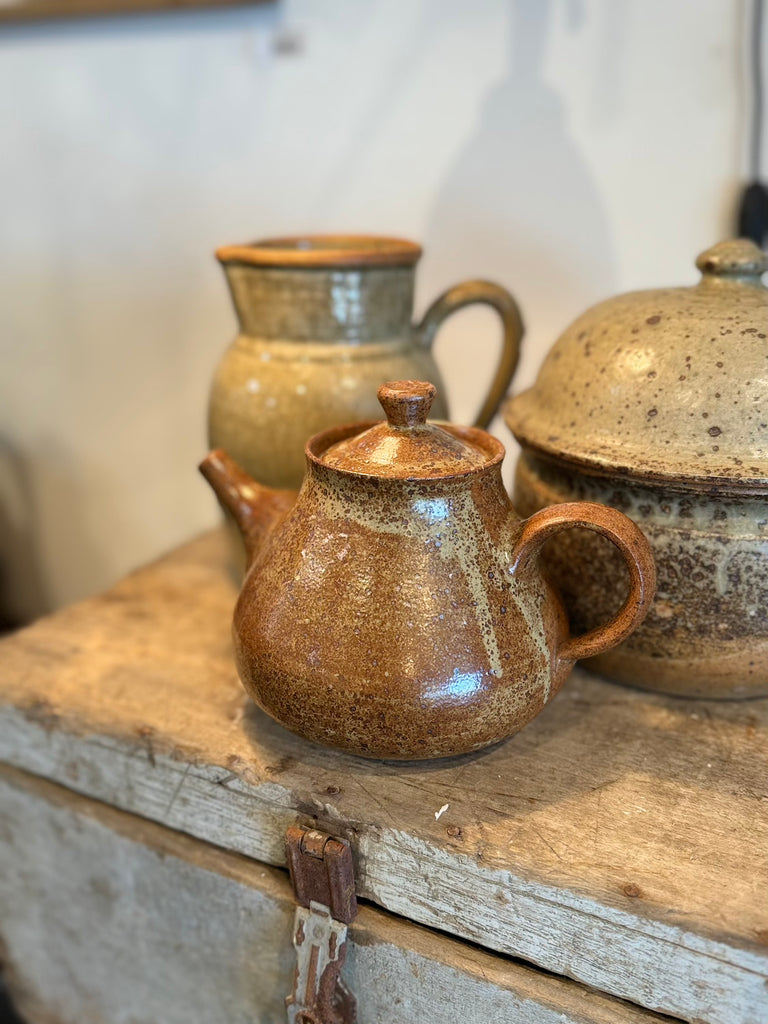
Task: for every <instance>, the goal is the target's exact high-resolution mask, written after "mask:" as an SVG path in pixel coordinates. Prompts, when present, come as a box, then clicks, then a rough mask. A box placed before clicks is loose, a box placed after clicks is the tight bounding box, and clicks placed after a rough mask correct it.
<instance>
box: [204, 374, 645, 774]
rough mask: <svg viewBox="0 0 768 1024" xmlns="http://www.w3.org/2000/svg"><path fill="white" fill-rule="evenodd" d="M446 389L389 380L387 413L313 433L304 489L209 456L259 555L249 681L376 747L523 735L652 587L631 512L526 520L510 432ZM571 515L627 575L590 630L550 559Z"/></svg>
mask: <svg viewBox="0 0 768 1024" xmlns="http://www.w3.org/2000/svg"><path fill="white" fill-rule="evenodd" d="M434 397H435V388H434V385H432V384H431V383H429V382H425V381H413V380H404V381H393V382H389V383H386V384H383V385H382V386H381V387H380V388H379V389H378V398H379V401H380V403H381V405H382V407H383V408H384V411H385V413H386V416H387V419H386V421H381V422H377V423H373V424H371V423H359V424H352V425H350V426H346V427H331V428H329V429H328V430H325V431H323V432H321V433H320V434H317V435H315V437H313V438H310V440H309V441H308V442H307V446H306V457H307V470H306V476H305V478H304V483H303V484H302V487H301V490H300V491H299V494H298V496H294V495H293V494H291V493H289V492H286V491H277V490H275V489H273V488H267V487H264V486H262V485H260V484H259V483H257V482H255V481H254V480H253V479H251V478H250V477H249V476H248V474H246V473H244V472H243V470H242V469H241V468H240V467H238V466H237V464H236V463H235V462H234V461H233V460H232V459H231V458H229V456H228V455H227V454H226V453H224V452H222V451H214V452H211V454H210V455H209V456H208V457H207V458H206V459H205V460H204V461H203V463H202V465H201V467H200V468H201V470H202V472H203V474H204V475H205V477H206V479H207V480H208V481H209V483H210V484H211V485H212V487H213V488H214V490H215V492H216V494H217V496H218V497H219V500H220V501H221V502H222V504H223V505H224V506H225V508H227V509H228V510H229V512H230V513H231V514H232V516H233V517H234V520H235V522H236V523H237V525H238V527H239V529H240V532H241V535H242V537H243V540H244V542H245V549H246V553H247V557H248V562H249V567H248V571H247V573H246V577H245V581H244V583H243V586H242V590H241V592H240V597H239V599H238V602H237V605H236V608H235V614H234V620H233V636H234V647H235V657H236V661H237V667H238V671H239V674H240V679H241V680H242V682H243V685H244V686H245V688H246V690H247V691H248V693H249V694H250V695H251V696H252V697H253V699H254V700H255V701H256V703H257V704H259V705H260V706H261V707H262V708H263V709H264V710H265V711H266V712H267V713H268V714H269V715H271V716H272V718H274V719H276V720H277V721H278V722H280V723H281V724H282V725H284V726H286V727H287V728H289V729H291V730H293V731H294V732H296V733H298V734H300V735H301V736H304V737H305V738H307V739H310V740H315V741H317V742H320V743H325V744H327V745H329V746H333V747H337V748H339V749H341V750H345V751H348V752H350V753H354V754H360V755H363V756H367V757H379V758H393V759H411V758H433V757H442V756H447V755H452V754H463V753H467V752H469V751H472V750H477V749H479V748H480V747H484V746H487V745H489V744H491V743H495V742H497V741H498V740H501V739H503V738H504V737H506V736H510V735H511V734H512V733H515V732H517V731H518V729H521V728H522V727H523V726H524V725H525V724H526V723H527V722H529V721H530V720H531V719H532V718H533V717H534V716H535V715H537V714H538V713H539V712H540V711H541V710H542V708H543V707H544V706H545V704H546V703H547V701H549V700H550V699H551V698H552V697H553V696H554V695H555V694H556V693H557V691H558V690H559V689H560V687H561V686H562V684H563V682H564V681H565V679H566V677H567V675H568V673H569V671H570V669H571V667H572V666H573V663H574V662H575V661H576V660H577V659H578V658H582V657H586V656H590V655H594V654H598V653H600V652H602V651H604V650H606V649H607V648H609V647H611V646H613V645H615V644H617V643H619V642H620V641H621V640H623V639H624V638H625V637H626V636H628V635H629V633H630V632H631V631H632V630H633V629H634V628H635V626H636V625H637V624H638V623H639V622H640V621H641V620H642V618H643V616H644V615H645V612H646V610H647V607H648V603H649V601H650V600H651V598H652V595H653V589H654V581H655V570H654V565H653V558H652V556H651V554H650V549H649V547H648V543H647V541H646V540H645V538H644V537H643V535H642V534H641V533H640V531H639V530H638V529H637V527H636V526H635V525H634V523H632V522H631V520H629V519H627V517H626V516H624V515H622V513H620V512H617V511H615V510H613V509H608V508H605V507H603V506H601V505H596V504H593V503H589V502H574V503H571V504H566V505H560V506H556V507H554V508H548V509H543V510H542V511H540V512H538V513H536V514H535V515H533V516H530V517H529V518H528V519H526V520H524V521H522V520H521V519H520V518H519V516H518V515H517V514H516V512H515V511H514V509H513V508H512V505H511V503H510V500H509V497H508V495H507V493H506V490H505V488H504V484H503V482H502V478H501V462H502V459H503V457H504V447H503V445H502V444H501V443H500V442H499V441H497V440H496V439H495V438H494V437H492V436H491V435H490V434H487V433H486V432H485V431H484V430H480V429H478V428H476V427H457V426H452V425H449V424H442V425H438V424H436V423H430V422H428V421H427V417H428V414H429V411H430V408H431V405H432V400H433V398H434ZM294 498H295V500H294ZM572 527H587V528H588V529H591V530H596V531H597V532H598V533H600V534H602V535H603V536H605V537H608V538H609V539H610V540H611V541H612V542H613V543H614V544H615V545H617V546H618V547H619V549H620V550H621V553H622V555H623V557H624V561H625V564H626V566H627V568H628V570H629V575H630V589H629V595H628V597H627V599H626V601H625V602H624V605H623V606H622V608H621V609H620V610H619V611H618V612H617V614H615V615H614V616H613V617H612V618H611V619H610V620H609V621H608V622H606V623H605V624H602V625H599V626H597V627H596V628H594V629H592V630H590V631H589V632H588V633H586V634H584V635H583V636H578V637H572V636H571V635H570V629H569V625H568V622H567V620H566V617H565V614H564V612H563V609H562V606H561V604H560V601H559V598H558V597H557V596H556V595H555V593H554V592H553V590H552V589H551V588H550V586H549V584H548V583H547V581H546V578H545V577H544V575H543V574H542V573H541V571H540V567H539V552H540V549H541V547H542V545H543V544H544V543H545V541H547V540H548V539H549V538H550V537H552V536H553V535H555V534H557V533H559V532H560V531H561V530H568V529H571V528H572Z"/></svg>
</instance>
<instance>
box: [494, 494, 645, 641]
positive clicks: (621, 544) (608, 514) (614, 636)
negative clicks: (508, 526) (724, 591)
mask: <svg viewBox="0 0 768 1024" xmlns="http://www.w3.org/2000/svg"><path fill="white" fill-rule="evenodd" d="M574 526H582V527H585V528H586V529H588V530H594V531H595V533H599V534H602V536H603V537H607V538H608V540H610V541H612V542H613V543H614V544H615V545H616V547H617V548H618V549H619V551H620V552H621V553H622V555H623V556H624V561H625V562H626V563H627V568H628V569H629V576H630V589H629V596H628V597H627V600H626V601H625V602H624V604H623V605H622V607H621V609H620V610H619V611H618V612H617V614H616V615H615V616H614V617H613V618H612V619H611V620H610V622H607V623H605V625H603V626H597V627H596V628H595V629H591V630H590V631H589V632H588V633H584V634H583V635H582V636H570V634H569V635H567V636H566V637H565V639H564V640H563V641H561V642H560V644H559V645H558V652H557V653H558V657H560V658H561V659H562V660H564V661H577V660H579V659H580V658H592V657H594V656H595V655H596V654H602V653H603V652H604V651H607V650H609V649H610V648H611V647H615V646H616V644H619V643H621V641H622V640H624V639H625V638H626V637H628V636H629V634H630V633H631V632H632V631H633V630H634V629H635V628H636V627H637V626H639V625H640V623H641V622H642V621H643V619H644V618H645V616H646V614H647V613H648V609H649V608H650V606H651V602H652V601H653V596H654V593H655V591H656V563H655V562H654V559H653V552H652V550H651V546H650V544H649V543H648V541H647V540H646V538H645V536H644V534H643V533H642V532H641V531H640V529H639V527H637V526H636V525H635V524H634V523H633V522H632V520H631V519H629V518H628V517H627V516H625V515H624V513H623V512H619V511H618V510H617V509H615V508H609V507H608V506H607V505H598V504H596V503H595V502H592V501H572V502H566V503H564V504H562V505H552V506H550V507H549V508H544V509H542V510H541V511H540V512H534V514H533V515H532V516H530V518H528V519H526V520H525V522H524V523H523V529H522V532H521V533H520V536H519V537H518V539H517V541H516V543H515V547H514V549H513V552H512V571H513V572H514V573H517V572H519V571H520V570H521V569H524V568H525V566H526V565H527V563H528V562H529V561H530V559H531V558H532V557H533V556H534V555H535V554H536V552H537V551H538V550H539V548H540V547H541V545H542V544H543V543H544V541H545V540H547V539H548V538H549V537H551V536H552V535H553V534H555V533H558V532H559V531H560V530H569V529H571V528H572V527H574Z"/></svg>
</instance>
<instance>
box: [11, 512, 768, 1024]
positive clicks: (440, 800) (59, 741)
mask: <svg viewBox="0 0 768 1024" xmlns="http://www.w3.org/2000/svg"><path fill="white" fill-rule="evenodd" d="M226 564H227V558H226V550H225V543H224V537H223V534H222V533H220V532H218V531H216V532H213V533H210V534H206V535H204V536H203V537H201V538H198V539H197V540H195V541H193V542H191V543H189V544H187V545H185V546H184V547H182V548H180V549H178V550H177V551H175V552H174V553H172V554H171V555H169V556H167V557H166V558H163V559H162V560H160V561H159V562H156V563H154V564H153V565H150V566H148V567H147V568H144V569H142V570H140V571H138V572H137V573H135V574H133V575H131V576H130V577H128V578H127V579H125V580H123V581H122V582H121V583H120V584H119V585H118V586H116V587H115V588H113V589H112V590H111V591H109V592H107V593H106V594H103V595H101V596H99V597H96V598H93V599H90V600H88V601H85V602H82V603H80V604H78V605H74V606H72V607H70V608H67V609H65V610H63V611H61V612H58V613H56V614H55V615H52V616H50V617H48V618H46V619H42V620H40V621H39V622H37V623H35V624H34V625H32V626H30V627H29V628H27V629H25V630H23V631H21V632H19V633H17V634H15V635H14V636H11V637H9V638H7V639H5V640H4V641H3V642H2V643H1V644H0V760H2V761H4V762H6V763H8V764H10V765H13V766H15V767H18V768H22V769H25V770H27V771H30V772H33V773H36V774H38V775H41V776H44V777H46V778H49V779H52V780H54V781H57V782H60V783H63V784H64V785H66V786H67V787H69V788H70V789H73V790H75V791H78V792H81V793H83V794H86V795H88V796H92V797H95V798H96V799H99V800H102V801H105V802H107V803H109V804H111V805H113V806H115V807H117V808H121V809H123V810H127V811H131V812H133V813H135V814H139V815H141V816H143V817H145V818H148V819H151V820H154V821H157V822H160V823H162V824H165V825H167V826H170V827H172V828H174V829H176V830H178V831H181V832H185V833H188V834H190V835H194V836H197V837H199V838H201V839H204V840H206V841H208V842H211V843H214V844H216V845H218V846H221V847H224V848H226V849H228V850H231V851H235V852H239V853H244V854H246V855H248V856H250V857H254V858H256V859H258V860H261V861H264V862H266V863H270V864H275V865H283V864H284V863H285V858H284V851H283V834H284V831H285V828H286V827H287V826H288V825H289V824H293V823H295V822H297V821H298V822H300V823H303V824H308V823H316V825H317V827H320V828H322V829H325V830H327V831H330V832H334V833H336V834H338V835H344V836H346V837H347V838H349V840H350V842H351V844H352V847H353V852H354V856H355V862H356V872H357V881H358V892H359V894H360V895H361V896H363V897H365V898H367V899H369V900H372V901H374V902H375V903H378V904H380V905H382V906H384V907H386V908H388V909H389V910H392V911H394V912H396V913H398V914H401V915H403V916H404V917H408V918H411V919H412V920H414V921H417V922H419V923H422V924H426V925H430V926H433V927H435V928H438V929H440V930H442V931H447V932H450V933H452V934H456V935H458V936H461V937H463V938H466V939H470V940H473V941H475V942H477V943H479V944H481V945H483V946H485V947H487V948H488V949H491V950H497V951H500V952H502V953H505V954H508V955H511V956H515V957H519V958H522V959H524V960H527V961H529V962H531V963H534V964H537V965H539V966H540V967H543V968H545V969H547V970H549V971H553V972H555V973H557V974H561V975H565V976H568V977H571V978H575V979H577V980H579V981H581V982H583V983H585V984H587V985H590V986H594V987H595V988H597V989H599V990H601V991H604V992H607V993H610V994H612V995H615V996H619V997H622V998H625V999H628V1000H631V1001H632V1002H635V1003H637V1004H639V1005H641V1006H644V1007H647V1008H649V1009H655V1010H659V1011H662V1012H664V1013H668V1014H672V1015H675V1016H678V1017H682V1018H684V1019H687V1020H703V1021H711V1022H715V1024H733V1022H745V1024H765V1021H766V1020H768V987H766V986H767V984H768V895H767V894H768V700H754V701H746V702H732V703H731V702H705V701H689V700H683V699H679V698H672V697H665V696H661V695H658V696H657V695H651V694H646V693H641V692H639V691H634V690H631V689H628V688H624V687H620V686H616V685H614V684H611V683H609V682H606V681H604V680H601V679H599V678H597V677H594V676H591V675H589V674H587V673H586V672H584V671H581V670H577V671H576V672H574V674H573V676H572V677H571V679H570V680H569V681H568V683H567V684H566V686H565V688H564V689H563V691H562V692H561V694H560V695H559V696H558V697H557V698H556V699H555V700H554V701H553V702H552V704H551V705H549V707H548V708H547V709H546V710H545V711H544V712H543V713H542V714H541V715H540V716H539V718H537V719H536V720H535V721H534V722H533V723H532V724H531V725H529V726H528V727H526V728H525V729H524V730H523V731H522V732H521V733H519V734H518V735H517V736H516V737H513V738H512V739H511V740H508V741H506V742H504V743H502V744H500V745H498V746H496V747H495V748H493V749H490V750H488V751H485V752H481V753H478V754H474V755H468V756H465V757H461V758H457V759H453V760H445V761H442V762H421V763H416V762H411V763H406V764H396V763H384V762H377V761H368V760H363V759H360V758H355V757H350V756H347V755H344V754H338V753H335V752H333V751H330V750H327V749H324V748H321V747H318V746H314V745H312V744H309V743H307V742H305V741H304V740H301V739H299V738H298V737H295V736H293V735H291V734H289V733H288V732H286V731H285V730H284V729H282V728H281V727H280V726H278V725H277V724H275V723H274V722H272V721H271V720H270V719H269V718H267V716H265V715H264V714H263V713H262V712H261V711H259V709H258V708H256V707H255V706H254V705H253V704H252V703H251V702H250V700H249V699H248V698H246V696H245V694H244V692H243V691H242V689H241V688H240V685H239V682H238V680H237V676H236V672H235V669H234V665H233V662H232V657H231V647H230V627H229V623H230V618H231V612H232V606H233V603H234V599H235V594H236V590H235V587H234V584H233V583H232V582H231V580H230V579H229V577H228V575H227V570H226Z"/></svg>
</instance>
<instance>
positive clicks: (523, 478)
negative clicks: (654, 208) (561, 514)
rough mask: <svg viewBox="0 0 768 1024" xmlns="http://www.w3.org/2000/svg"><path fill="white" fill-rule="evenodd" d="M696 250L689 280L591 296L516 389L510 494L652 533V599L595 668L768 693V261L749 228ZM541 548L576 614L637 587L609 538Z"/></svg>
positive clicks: (705, 692)
mask: <svg viewBox="0 0 768 1024" xmlns="http://www.w3.org/2000/svg"><path fill="white" fill-rule="evenodd" d="M697 265H698V267H699V269H700V270H701V271H702V279H701V281H700V283H699V284H698V285H696V286H694V287H691V288H676V289H665V290H661V291H648V292H637V293H633V294H630V295H625V296H619V297H617V298H615V299H611V300H609V301H608V302H605V303H602V304H600V305H599V306H596V307H594V308H593V309H592V310H589V311H588V312H587V313H586V314H584V316H583V317H581V318H580V319H579V320H577V321H576V322H575V323H574V324H573V325H572V327H570V328H569V329H568V330H567V331H566V332H565V333H564V334H563V335H562V337H561V338H560V339H559V340H558V342H557V343H556V344H555V346H554V347H553V349H552V350H551V352H550V353H549V355H548V357H547V359H546V361H545V363H544V366H543V367H542V370H541V373H540V375H539V378H538V380H537V382H536V384H535V385H534V387H533V388H531V389H530V390H529V391H527V392H526V393H524V394H523V395H520V396H519V397H517V398H515V399H512V400H511V401H510V402H509V403H508V404H507V407H506V410H505V418H506V421H507V423H508V425H509V426H510V428H511V429H512V431H513V432H514V433H515V435H516V436H517V437H518V439H519V440H520V442H521V444H522V446H523V455H522V456H521V458H520V461H519V463H518V467H517V473H516V479H515V490H514V497H515V503H516V504H517V506H518V507H519V508H520V509H521V511H525V512H528V513H531V512H534V511H536V510H537V509H540V508H543V507H546V506H548V505H550V504H553V503H556V502H561V501H571V500H584V499H588V500H593V501H599V502H604V503H606V504H609V505H611V506H613V507H615V508H618V509H621V510H622V511H624V512H626V513H627V515H629V516H631V517H632V519H634V520H635V521H636V522H637V523H638V524H639V525H640V526H641V528H642V529H643V532H644V533H645V534H646V536H647V537H648V539H649V540H650V542H651V544H652V547H653V550H654V554H655V557H656V562H657V567H658V572H659V588H658V594H657V598H656V602H655V604H654V605H653V606H652V608H651V611H650V613H649V615H648V617H647V619H646V621H645V622H644V624H643V625H642V627H641V628H640V629H639V630H637V632H635V633H634V634H633V635H632V637H631V638H629V639H628V640H627V641H625V642H624V643H623V644H622V645H621V646H620V647H617V648H615V649H613V650H612V651H610V652H609V653H607V654H603V655H601V656H600V657H599V658H598V659H596V661H595V662H594V664H593V667H594V668H596V669H598V670H599V671H603V672H605V673H606V674H608V675H611V676H613V677H614V678H616V679H619V680H621V681H623V682H628V683H632V684H634V685H638V686H642V687H645V688H647V689H652V690H661V691H665V692H670V693H678V694H681V695H686V696H700V697H710V698H736V697H750V696H758V695H764V694H768V621H767V620H766V617H765V613H764V609H765V607H766V598H768V570H766V566H767V565H768V561H767V560H766V555H768V289H766V288H765V287H764V286H763V285H762V283H761V274H762V273H763V272H764V271H765V269H766V267H768V261H766V258H765V256H764V254H763V253H761V252H760V250H759V249H757V248H756V247H755V246H754V245H753V244H752V243H750V242H746V241H743V240H737V241H733V242H725V243H721V244H720V245H717V246H715V247H714V248H713V249H710V250H708V251H707V252H705V253H703V254H702V255H701V256H700V257H699V259H698V261H697ZM545 559H546V561H547V564H548V566H549V569H550V571H551V572H552V574H553V577H552V578H553V580H554V582H555V584H556V585H557V587H558V588H559V589H560V590H561V592H562V593H563V596H564V599H565V602H566V606H567V607H568V610H569V614H570V615H571V619H572V623H573V624H574V626H575V627H577V628H588V627H589V623H590V622H591V621H592V622H594V621H600V619H601V618H602V617H604V616H605V615H606V614H609V613H610V609H611V608H613V607H616V605H617V604H618V603H619V602H620V600H621V598H622V594H623V593H624V592H625V589H626V583H625V573H624V571H623V569H622V566H621V565H620V564H619V562H617V560H616V558H615V556H614V553H613V552H612V551H611V550H610V549H609V548H608V547H607V545H605V544H604V543H602V542H601V541H600V539H599V538H594V537H591V536H588V535H586V534H579V533H573V534H571V535H569V536H567V537H566V536H562V537H559V538H557V539H556V540H555V541H554V542H553V544H552V545H550V546H548V548H547V550H546V552H545ZM595 560H599V563H600V574H599V578H598V576H597V574H596V572H595V569H594V564H595Z"/></svg>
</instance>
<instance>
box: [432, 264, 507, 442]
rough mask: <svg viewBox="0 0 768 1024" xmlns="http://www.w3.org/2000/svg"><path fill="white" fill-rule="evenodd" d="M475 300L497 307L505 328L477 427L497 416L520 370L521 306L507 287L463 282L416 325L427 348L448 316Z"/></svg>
mask: <svg viewBox="0 0 768 1024" xmlns="http://www.w3.org/2000/svg"><path fill="white" fill-rule="evenodd" d="M475 302H480V303H482V304H483V305H486V306H491V307H492V308H493V309H495V310H496V312H497V313H498V314H499V316H500V317H501V323H502V327H503V328H504V337H503V342H502V348H501V356H500V358H499V364H498V366H497V367H496V373H495V375H494V378H493V380H492V381H491V387H490V389H489V391H488V395H487V397H486V399H485V401H484V402H483V405H482V407H481V409H480V412H479V413H478V415H477V419H476V420H475V426H476V427H487V426H488V424H489V423H490V422H491V420H492V419H493V417H494V416H495V415H496V411H497V410H498V408H499V405H500V404H501V400H502V398H503V397H504V395H506V393H507V389H508V388H509V385H510V382H511V380H512V377H513V375H514V372H515V370H516V369H517V362H518V359H519V358H520V339H521V338H522V336H523V332H524V330H525V328H524V327H523V318H522V316H521V315H520V309H519V307H518V305H517V303H516V302H515V300H514V299H513V298H512V296H511V295H510V294H509V292H508V291H507V290H506V288H502V287H501V285H498V284H494V283H493V282H492V281H463V282H462V283H461V284H456V285H454V286H453V287H452V288H449V289H448V290H447V291H445V292H443V294H442V295H440V296H439V297H438V298H437V299H435V301H434V302H433V303H432V305H431V306H430V307H429V309H428V310H427V311H426V313H425V314H424V316H423V317H422V319H421V322H420V323H419V324H418V325H417V327H416V338H417V340H418V341H419V342H420V343H421V344H422V345H423V346H424V348H431V347H432V342H433V341H434V340H435V335H436V334H437V331H438V329H439V327H440V326H441V324H442V323H443V321H444V320H445V318H446V317H448V316H450V315H451V313H455V312H456V310H457V309H463V307H464V306H471V305H472V304H473V303H475Z"/></svg>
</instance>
